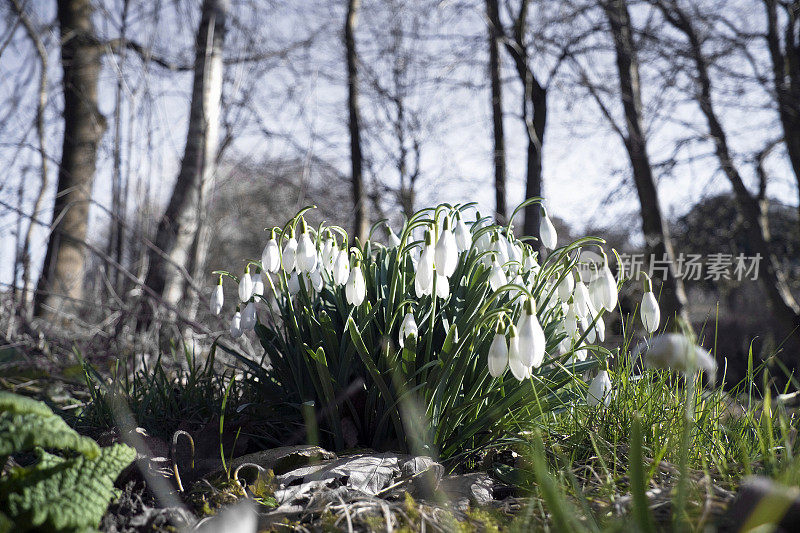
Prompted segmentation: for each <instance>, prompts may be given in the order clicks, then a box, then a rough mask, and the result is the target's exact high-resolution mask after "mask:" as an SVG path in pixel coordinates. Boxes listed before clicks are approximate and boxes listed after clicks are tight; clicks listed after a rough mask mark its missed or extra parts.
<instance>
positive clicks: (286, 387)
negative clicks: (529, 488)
mask: <svg viewBox="0 0 800 533" xmlns="http://www.w3.org/2000/svg"><path fill="white" fill-rule="evenodd" d="M469 207H470V206H456V207H453V208H451V207H450V206H446V205H441V206H439V207H437V208H435V209H434V208H429V209H424V210H422V211H419V212H418V213H416V214H415V215H414V216H413V217H412V218H411V219H410V220H409V221H407V223H406V224H405V226H404V228H403V231H402V234H401V237H400V241H401V242H400V244H399V245H396V246H390V247H386V246H384V245H382V244H380V243H377V242H375V241H373V240H368V241H367V242H365V243H358V242H356V243H355V244H356V246H352V247H351V248H350V249H351V250H352V254H351V266H352V268H358V266H357V265H358V262H359V261H360V263H361V268H362V269H363V274H364V277H365V281H366V299H365V300H364V302H363V303H361V304H360V305H356V306H354V305H351V304H350V303H349V302H348V298H347V294H346V289H345V287H343V286H341V285H340V284H338V283H336V282H335V280H333V276H331V274H330V273H329V272H322V278H323V281H324V284H323V285H322V287H321V289H320V288H317V289H314V288H313V282H310V278H306V276H307V275H306V274H300V278H299V280H298V278H297V274H296V273H294V274H292V273H291V272H286V271H284V270H282V269H281V270H279V272H278V273H277V276H274V275H273V276H269V277H266V278H265V280H266V281H265V283H268V290H267V293H265V295H264V296H263V297H256V299H260V300H263V301H264V302H266V304H267V307H268V310H269V317H268V318H267V319H266V320H263V321H262V322H260V323H258V324H257V325H256V327H255V332H256V334H257V335H258V337H259V339H260V341H261V345H262V346H263V348H264V350H265V352H266V355H267V356H268V357H269V362H270V366H269V367H267V368H263V367H260V366H258V365H256V364H254V363H252V362H251V361H248V360H246V359H244V358H243V361H244V362H245V363H246V364H248V365H249V370H250V371H251V372H252V375H253V376H254V377H257V378H258V383H259V384H260V387H261V388H262V392H263V393H264V394H265V396H266V398H267V399H268V400H269V401H270V402H276V403H284V404H288V407H289V408H290V409H291V410H294V411H295V412H296V413H298V416H299V413H300V412H301V409H302V407H301V406H302V405H303V404H306V405H309V404H310V405H313V406H315V408H316V411H317V413H318V415H319V418H320V429H321V431H322V438H323V439H325V442H324V444H325V445H327V446H332V447H334V448H337V449H342V448H343V447H344V441H345V435H344V434H343V431H342V428H343V426H345V425H347V426H354V427H355V431H356V432H357V434H358V442H359V444H362V445H366V446H371V447H374V448H379V449H381V448H382V449H386V448H390V449H391V448H393V449H405V450H410V451H412V452H418V453H427V454H433V455H439V456H441V457H444V458H454V457H456V456H460V455H463V454H466V453H469V451H470V450H474V449H477V448H480V447H483V446H487V445H494V444H497V443H499V442H502V441H503V440H505V439H509V438H512V437H513V435H514V434H516V433H517V432H518V431H519V430H520V429H524V428H528V427H530V425H531V424H532V423H533V421H535V420H536V419H537V418H539V417H541V416H542V415H543V414H544V413H550V412H553V411H555V410H558V409H563V408H566V407H568V406H569V405H571V404H572V403H574V402H575V401H576V400H577V401H581V400H582V398H583V388H582V387H583V383H582V381H580V378H579V377H578V376H579V375H580V374H581V373H583V372H585V371H587V370H589V369H591V368H593V367H594V366H596V364H597V360H596V359H593V358H590V359H589V360H582V359H585V355H581V359H573V361H574V365H573V364H569V365H565V363H566V361H568V360H570V359H571V358H572V356H573V355H574V354H576V352H578V350H577V348H578V346H580V347H581V348H587V347H588V348H589V349H590V350H592V351H593V352H594V353H601V352H603V349H602V348H600V347H597V346H589V345H588V343H586V342H585V337H586V335H584V336H583V337H581V338H580V339H579V340H577V342H574V343H573V344H572V345H571V346H570V347H569V349H567V350H558V349H557V346H558V345H559V343H560V342H561V341H562V340H563V339H564V337H565V335H564V333H563V330H562V329H560V324H561V321H562V320H563V313H564V308H563V307H562V305H561V303H562V302H561V301H560V300H559V299H558V297H557V293H556V285H557V283H558V282H559V281H561V280H563V279H564V278H565V277H566V276H572V275H573V274H572V270H573V268H574V266H575V264H576V262H577V251H578V250H579V249H580V247H581V246H587V245H592V246H596V245H597V244H598V243H600V242H602V241H599V240H597V239H594V240H592V239H584V240H582V241H578V242H575V243H573V244H571V245H569V246H567V247H563V248H559V249H557V250H554V251H553V252H552V253H550V254H549V255H548V256H547V257H546V258H544V259H543V258H541V257H539V261H541V267H540V266H539V264H538V263H537V264H536V268H533V267H526V268H523V266H522V262H523V257H524V258H526V260H527V259H533V262H535V261H536V257H537V253H536V252H535V251H534V249H533V248H532V247H531V246H529V245H528V244H525V243H523V242H520V241H517V240H516V239H515V238H514V236H513V233H512V232H511V231H510V226H509V227H501V226H497V225H492V224H490V223H489V221H488V220H487V219H481V218H480V215H478V217H477V219H476V220H475V221H474V222H470V226H471V228H472V229H471V235H470V237H471V238H472V239H473V241H472V242H473V244H472V246H471V247H470V248H469V249H468V250H461V252H460V253H459V255H458V264H457V267H456V269H455V272H454V273H453V274H452V275H451V276H450V278H449V290H448V291H447V292H448V294H447V296H446V297H437V296H436V295H435V294H436V290H435V288H434V290H433V295H432V296H425V295H423V296H420V295H418V294H417V292H416V290H415V266H414V261H413V260H412V254H413V253H414V252H415V249H416V248H417V247H419V246H421V244H422V242H423V241H419V240H415V236H414V235H415V233H417V234H418V233H419V232H420V231H424V230H429V231H430V232H431V233H433V235H434V238H433V243H434V244H435V243H436V238H437V237H436V236H438V234H439V233H440V232H441V231H442V230H441V228H440V225H441V223H442V220H443V218H445V217H450V218H451V220H456V219H457V218H458V217H466V216H467V215H466V212H467V210H468V208H469ZM302 213H303V212H302V211H301V213H298V215H297V216H296V217H295V218H294V219H292V220H291V221H290V222H289V223H288V224H287V225H286V226H285V227H284V228H282V229H281V228H275V230H274V231H275V234H279V235H284V236H286V235H290V234H293V232H294V228H295V226H297V228H300V227H301V225H302V224H304V223H303V222H302V218H301V215H302ZM373 229H374V228H373ZM298 231H299V229H298ZM309 231H311V232H313V233H314V237H313V238H314V239H315V246H316V247H317V248H318V249H323V247H324V241H325V240H326V239H329V238H330V236H331V235H334V234H336V233H338V234H340V235H342V238H343V240H344V246H343V248H344V250H347V234H346V233H345V232H344V231H343V230H341V228H336V227H327V228H326V227H325V226H320V227H319V228H318V229H316V230H313V229H311V230H309ZM493 236H495V237H496V236H500V237H502V238H503V239H508V241H509V242H510V243H512V245H513V246H516V247H517V250H519V254H520V255H519V258H518V259H517V260H516V261H514V260H512V261H509V262H508V263H506V264H505V269H506V273H507V275H508V276H509V279H511V280H514V281H515V283H508V284H506V285H504V286H502V287H499V288H496V289H497V290H493V288H492V286H491V285H490V282H489V278H490V269H489V268H488V266H487V265H486V264H485V260H486V258H487V257H491V254H492V252H491V251H489V250H487V248H488V247H487V246H486V245H480V242H481V241H482V237H485V238H486V240H487V241H490V240H491V238H492V237H493ZM501 242H503V241H501ZM490 244H491V241H490ZM355 258H358V259H356V260H355V261H353V260H354V259H355ZM252 265H257V266H260V265H261V264H260V263H259V262H252ZM218 274H221V275H226V276H230V277H232V278H234V279H236V280H237V281H238V279H237V278H235V276H233V275H231V274H229V273H228V272H218ZM517 274H518V277H516V278H515V275H517ZM436 279H437V281H436V283H442V278H439V277H437V278H436ZM445 282H447V280H445ZM293 285H294V287H293ZM270 289H271V293H272V294H271V295H270V294H269V292H270ZM529 298H530V299H535V302H536V303H537V305H536V308H537V309H536V312H537V315H538V320H539V323H540V324H541V326H542V328H543V330H544V332H545V336H546V344H547V353H548V354H550V355H548V356H546V357H545V361H544V362H543V364H542V365H541V366H539V367H538V368H535V369H533V373H532V377H531V378H529V379H524V380H522V381H517V380H516V379H514V377H513V376H512V375H511V374H510V373H508V372H507V373H506V374H505V375H504V376H501V377H499V378H494V377H492V376H491V375H490V374H489V372H488V370H487V353H488V351H489V346H490V344H491V342H492V339H493V336H494V334H495V331H496V329H497V327H498V325H500V326H501V327H502V329H501V331H505V327H506V326H507V325H508V324H511V323H516V322H517V321H518V319H519V317H520V314H521V313H522V307H523V304H524V303H525V301H526V300H528V299H529ZM409 312H412V313H413V315H414V317H415V321H416V323H417V324H418V334H417V335H416V337H413V336H412V337H409V338H407V339H405V347H400V346H399V343H398V338H399V334H400V325H401V322H402V320H403V317H404V315H405V314H406V313H409ZM585 353H586V352H584V354H585ZM568 367H569V368H568ZM343 421H344V422H343Z"/></svg>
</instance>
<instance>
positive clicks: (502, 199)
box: [486, 0, 508, 224]
mask: <svg viewBox="0 0 800 533" xmlns="http://www.w3.org/2000/svg"><path fill="white" fill-rule="evenodd" d="M486 16H487V18H488V19H489V78H490V80H491V97H492V128H493V132H494V149H493V151H492V159H493V161H494V194H495V218H496V219H497V221H498V222H499V223H500V224H505V222H506V220H507V219H506V217H507V216H508V208H507V207H506V146H505V135H504V133H503V81H502V79H501V78H500V49H499V46H498V41H499V39H500V38H501V36H502V35H503V31H502V28H501V26H500V11H499V8H498V6H497V0H486Z"/></svg>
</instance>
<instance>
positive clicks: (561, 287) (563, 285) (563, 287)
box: [556, 272, 575, 302]
mask: <svg viewBox="0 0 800 533" xmlns="http://www.w3.org/2000/svg"><path fill="white" fill-rule="evenodd" d="M574 289H575V279H574V278H573V277H572V272H567V274H566V275H565V276H564V279H562V280H561V281H559V282H558V289H556V291H557V292H558V299H559V300H561V301H562V302H567V301H569V297H570V296H572V291H573V290H574Z"/></svg>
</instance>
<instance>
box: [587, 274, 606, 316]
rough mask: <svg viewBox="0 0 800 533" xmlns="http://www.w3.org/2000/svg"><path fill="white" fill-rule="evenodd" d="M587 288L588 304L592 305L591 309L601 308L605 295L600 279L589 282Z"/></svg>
mask: <svg viewBox="0 0 800 533" xmlns="http://www.w3.org/2000/svg"><path fill="white" fill-rule="evenodd" d="M587 288H588V289H589V303H591V304H592V307H594V308H595V309H601V308H603V304H604V303H605V295H604V293H603V288H602V283H601V282H600V279H599V278H596V279H594V280H593V281H591V282H590V283H589V285H588V286H587Z"/></svg>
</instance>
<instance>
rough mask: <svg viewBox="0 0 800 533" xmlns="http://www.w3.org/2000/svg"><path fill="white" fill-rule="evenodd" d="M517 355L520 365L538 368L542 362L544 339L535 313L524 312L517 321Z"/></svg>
mask: <svg viewBox="0 0 800 533" xmlns="http://www.w3.org/2000/svg"><path fill="white" fill-rule="evenodd" d="M517 329H518V330H519V337H518V338H519V341H518V342H519V346H518V347H519V354H520V358H521V361H522V364H523V365H524V366H527V367H533V368H539V366H541V364H542V361H543V360H544V349H545V343H546V341H545V337H544V331H543V330H542V326H541V325H540V324H539V320H538V319H537V318H536V313H533V314H530V315H529V314H528V313H527V312H526V311H525V310H523V311H522V315H521V316H520V319H519V325H518V326H517Z"/></svg>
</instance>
